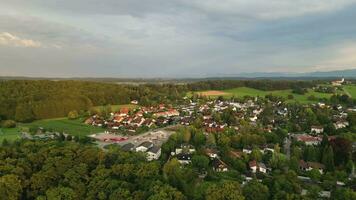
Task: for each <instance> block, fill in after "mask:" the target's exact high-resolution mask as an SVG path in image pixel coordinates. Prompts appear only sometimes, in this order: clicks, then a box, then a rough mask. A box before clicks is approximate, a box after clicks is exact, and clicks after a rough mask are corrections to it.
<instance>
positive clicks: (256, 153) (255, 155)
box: [250, 148, 262, 161]
mask: <svg viewBox="0 0 356 200" xmlns="http://www.w3.org/2000/svg"><path fill="white" fill-rule="evenodd" d="M250 158H251V159H252V160H256V161H261V159H262V153H261V151H260V150H259V149H258V148H253V149H252V152H251V156H250Z"/></svg>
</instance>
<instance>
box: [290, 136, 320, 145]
mask: <svg viewBox="0 0 356 200" xmlns="http://www.w3.org/2000/svg"><path fill="white" fill-rule="evenodd" d="M293 138H294V139H295V140H297V141H299V142H304V143H305V144H306V145H319V144H320V143H321V140H322V138H320V137H313V136H310V135H306V134H294V135H293Z"/></svg>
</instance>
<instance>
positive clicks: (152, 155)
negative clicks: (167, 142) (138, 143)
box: [147, 145, 161, 161]
mask: <svg viewBox="0 0 356 200" xmlns="http://www.w3.org/2000/svg"><path fill="white" fill-rule="evenodd" d="M160 156H161V148H160V147H159V146H155V145H154V146H153V147H151V148H150V149H149V150H148V151H147V160H148V161H152V160H158V158H159V157H160Z"/></svg>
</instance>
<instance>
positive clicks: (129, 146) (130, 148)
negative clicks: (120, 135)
mask: <svg viewBox="0 0 356 200" xmlns="http://www.w3.org/2000/svg"><path fill="white" fill-rule="evenodd" d="M121 149H122V150H123V151H133V150H134V149H135V145H134V144H132V143H127V144H125V145H123V146H122V147H121Z"/></svg>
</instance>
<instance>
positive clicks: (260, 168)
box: [248, 160, 267, 173]
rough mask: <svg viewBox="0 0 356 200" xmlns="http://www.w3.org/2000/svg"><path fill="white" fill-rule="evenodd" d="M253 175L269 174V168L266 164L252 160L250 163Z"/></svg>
mask: <svg viewBox="0 0 356 200" xmlns="http://www.w3.org/2000/svg"><path fill="white" fill-rule="evenodd" d="M248 165H249V167H250V169H251V171H252V173H256V172H261V173H267V167H266V165H265V164H264V163H261V162H259V163H257V161H256V160H252V161H250V162H249V163H248Z"/></svg>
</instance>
